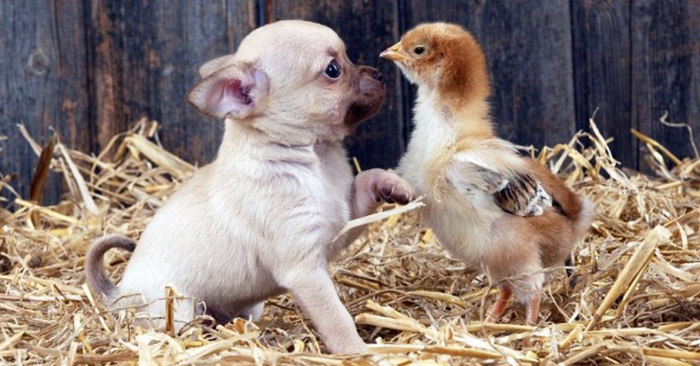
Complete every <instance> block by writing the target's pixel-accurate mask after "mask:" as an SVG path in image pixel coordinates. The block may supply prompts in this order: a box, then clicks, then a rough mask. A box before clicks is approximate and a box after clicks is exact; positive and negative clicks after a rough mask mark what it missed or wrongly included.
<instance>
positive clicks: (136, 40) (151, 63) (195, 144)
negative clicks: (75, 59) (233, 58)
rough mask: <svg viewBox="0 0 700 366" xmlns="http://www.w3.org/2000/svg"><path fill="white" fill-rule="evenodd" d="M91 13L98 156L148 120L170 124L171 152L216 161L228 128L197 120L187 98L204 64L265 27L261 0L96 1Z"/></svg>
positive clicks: (167, 135) (199, 160)
mask: <svg viewBox="0 0 700 366" xmlns="http://www.w3.org/2000/svg"><path fill="white" fill-rule="evenodd" d="M88 14H89V15H88V18H87V19H86V22H87V24H88V29H89V30H90V37H89V43H90V47H91V49H92V50H94V51H93V52H92V53H91V55H90V64H89V67H90V69H91V75H92V77H93V83H92V90H91V95H92V97H93V99H94V102H95V103H94V105H92V109H91V121H94V126H96V127H97V128H96V130H94V131H93V133H94V134H95V135H96V136H97V143H96V144H94V145H93V149H95V150H97V149H99V148H100V147H102V146H104V145H105V144H106V143H107V142H108V141H109V139H110V138H111V137H112V136H113V135H114V134H116V133H119V132H122V131H124V130H125V129H126V128H128V127H129V126H130V125H131V124H132V123H134V122H135V121H136V120H138V119H139V118H141V117H143V116H147V117H149V118H152V119H155V120H157V121H159V122H161V123H162V125H163V127H164V133H163V134H162V135H161V137H162V142H163V144H164V146H165V147H166V148H168V149H171V150H172V151H174V152H175V153H176V154H178V155H179V156H182V157H183V158H184V159H186V160H189V161H193V162H196V163H198V164H200V165H202V164H204V163H207V162H209V161H210V160H211V158H212V157H213V156H214V154H215V152H216V149H217V148H218V144H219V136H220V135H221V133H220V132H221V130H222V124H221V123H219V122H217V121H214V120H207V119H206V118H205V117H203V116H201V115H200V114H199V113H197V112H196V111H195V110H194V109H193V108H192V107H190V106H189V105H188V104H187V102H186V101H185V96H186V94H187V92H188V91H189V90H190V89H191V88H192V87H193V86H194V85H195V83H196V81H197V79H198V75H197V68H198V67H199V66H200V65H201V64H202V63H204V62H205V61H207V60H209V59H211V58H214V57H217V56H220V55H224V54H228V53H232V52H234V50H235V47H236V46H237V45H238V43H239V42H240V40H241V39H242V38H243V37H244V36H245V35H246V34H248V33H249V32H250V31H251V30H253V29H254V28H255V27H256V26H257V22H256V20H255V1H254V0H220V1H177V2H176V4H174V3H173V2H165V1H153V2H151V1H148V2H146V1H135V2H120V1H104V0H96V1H93V2H91V4H90V6H89V13H88Z"/></svg>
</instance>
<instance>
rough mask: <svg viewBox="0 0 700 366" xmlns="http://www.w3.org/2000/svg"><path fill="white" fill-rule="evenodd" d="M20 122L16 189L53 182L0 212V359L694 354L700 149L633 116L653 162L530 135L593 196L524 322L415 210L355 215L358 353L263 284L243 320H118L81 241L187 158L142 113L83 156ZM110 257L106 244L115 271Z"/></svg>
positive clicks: (570, 360) (463, 360) (596, 360)
mask: <svg viewBox="0 0 700 366" xmlns="http://www.w3.org/2000/svg"><path fill="white" fill-rule="evenodd" d="M23 132H24V134H25V137H26V138H27V141H28V143H30V144H32V146H33V148H34V149H35V151H36V152H37V154H38V155H41V157H40V162H39V166H38V167H37V169H36V174H35V177H34V180H33V182H32V196H33V197H32V198H34V199H35V200H36V199H37V198H40V191H41V187H42V186H43V181H44V180H45V177H46V175H47V172H48V170H49V169H53V170H56V171H59V172H61V173H62V176H63V177H65V181H66V185H67V187H68V190H69V194H67V195H66V197H65V200H63V201H62V202H61V203H60V204H58V205H56V206H51V207H42V206H38V205H36V204H34V203H32V201H31V200H29V199H27V200H22V199H16V200H15V206H14V207H15V210H14V212H10V211H6V210H2V211H0V226H1V227H2V231H1V232H0V289H1V291H0V364H2V363H7V364H51V365H55V364H65V365H71V364H96V363H99V364H136V363H138V364H143V365H151V364H154V365H155V364H158V365H166V364H180V365H190V364H200V365H209V364H240V365H248V364H250V365H252V364H256V365H271V364H303V365H306V364H330V365H374V364H380V365H407V364H412V363H416V364H426V365H456V364H484V363H486V364H513V365H514V364H542V365H554V364H563V365H572V364H639V365H641V364H660V365H687V364H700V322H699V319H700V301H699V300H698V298H699V296H700V234H698V233H699V232H700V211H699V209H698V206H699V204H700V159H698V158H697V157H696V158H695V159H684V160H681V159H679V158H677V157H675V156H673V155H672V154H671V153H669V152H668V151H666V149H664V148H663V146H661V145H659V144H658V143H656V142H655V141H653V140H651V139H649V138H648V137H646V136H644V135H642V134H641V133H639V132H637V131H633V133H634V134H635V136H637V137H638V138H639V139H640V140H641V141H642V143H643V144H645V145H646V148H647V152H648V153H649V154H648V156H649V163H650V164H651V165H650V166H651V167H652V170H653V171H654V172H655V173H654V176H655V177H654V178H652V177H651V176H647V175H642V174H639V173H636V172H631V171H623V170H621V169H620V168H619V165H618V164H617V162H616V161H615V160H614V157H613V156H611V154H610V152H609V150H608V147H607V146H608V143H609V142H610V141H608V140H606V139H605V138H604V137H603V136H601V134H600V133H599V132H598V130H597V128H596V127H595V124H594V123H593V121H591V132H590V133H578V134H576V135H575V136H574V137H573V138H572V140H571V141H570V142H569V143H568V144H562V145H557V146H555V147H553V148H548V147H545V148H543V149H540V150H535V149H530V150H529V151H530V153H531V154H532V156H533V157H535V158H536V159H538V160H539V161H540V162H541V163H543V164H547V165H548V166H549V167H550V168H551V169H552V170H553V171H554V172H556V173H557V174H560V175H561V176H562V177H563V178H564V179H566V182H567V184H568V185H569V186H571V187H573V188H574V189H575V190H576V191H577V192H580V193H581V194H583V195H586V196H588V197H590V198H591V199H592V200H593V201H594V203H595V205H596V211H597V214H596V218H595V220H594V223H593V226H592V228H591V230H590V233H589V235H588V237H587V238H586V239H585V241H584V242H582V243H579V245H578V247H577V248H576V251H575V253H574V262H575V270H576V275H577V276H578V283H577V285H576V287H575V288H574V289H573V290H572V289H570V288H569V287H568V286H567V285H566V281H565V278H564V277H565V274H564V270H563V268H557V269H554V270H553V271H552V272H553V273H552V275H553V278H552V280H550V281H549V283H548V285H547V287H546V289H545V292H544V298H543V303H542V310H541V322H540V326H538V327H529V326H524V325H523V324H524V314H523V309H522V307H521V306H519V305H516V304H511V305H510V306H509V308H508V311H507V313H506V319H505V320H504V321H503V322H502V323H500V324H484V323H483V322H482V321H481V319H483V318H484V309H487V308H488V306H489V305H490V304H491V303H492V302H493V301H494V299H495V294H496V290H495V289H494V286H493V285H494V284H489V283H487V282H486V279H485V278H484V276H482V275H480V274H479V273H477V272H475V271H474V270H472V269H469V268H466V267H465V266H464V264H463V263H461V262H459V261H457V260H453V259H450V258H449V257H448V255H447V254H446V253H445V252H444V251H443V250H442V249H441V248H440V246H439V245H438V243H436V239H435V236H434V235H433V234H432V232H431V231H430V230H428V229H426V228H425V227H422V226H421V225H420V220H419V212H418V210H413V211H410V212H406V213H403V214H399V215H393V216H390V217H389V218H388V219H385V220H382V221H378V222H374V223H372V224H370V226H369V230H368V231H367V232H366V234H365V235H364V236H363V237H361V238H360V239H358V240H357V242H356V243H354V244H353V245H352V246H351V247H349V248H348V249H347V250H346V251H345V252H344V253H343V254H341V255H340V256H339V258H337V261H336V262H335V263H334V264H333V265H332V268H331V270H332V273H333V274H334V278H335V280H336V283H337V286H338V290H339V293H340V296H341V298H342V300H343V302H344V303H345V304H346V306H347V307H348V309H349V310H350V312H351V313H352V314H353V316H354V317H355V319H356V322H357V326H358V329H359V331H360V334H361V336H362V337H363V338H364V339H365V340H366V341H367V342H368V343H369V344H370V346H369V353H370V354H369V355H365V356H361V357H348V356H337V355H325V354H322V353H321V352H322V351H323V350H324V349H323V346H322V345H320V344H319V341H318V340H317V337H316V336H315V335H314V333H313V330H312V329H313V328H312V326H311V324H310V323H309V322H308V319H306V318H305V317H304V316H303V315H302V314H301V313H300V312H299V311H298V310H297V309H296V307H295V305H294V303H293V301H292V300H291V299H290V298H289V297H288V296H281V297H277V298H273V299H270V300H269V301H268V302H267V305H266V310H265V314H264V316H263V318H262V319H261V320H260V321H259V322H257V323H249V322H246V321H244V320H237V321H235V322H234V323H232V324H228V325H225V326H216V327H215V328H212V327H211V326H208V325H207V324H208V323H207V322H206V319H198V320H197V322H196V323H195V324H193V325H192V326H191V327H189V328H188V329H187V330H186V331H185V332H184V333H183V334H180V335H174V334H171V333H170V334H169V333H167V332H166V333H158V332H153V331H149V330H144V329H140V328H138V327H134V326H132V325H130V324H131V320H132V318H131V317H130V315H129V310H128V309H127V310H125V311H123V312H122V314H119V315H117V316H115V315H113V314H112V313H110V312H106V311H105V310H104V308H103V307H101V306H100V305H99V304H96V303H95V301H94V299H93V297H92V295H91V294H90V293H89V291H88V289H87V287H86V286H85V285H83V283H84V276H83V272H82V271H83V263H84V254H85V252H86V250H87V247H88V244H89V243H90V241H91V240H92V239H93V238H95V237H96V236H99V235H102V234H104V233H123V234H126V235H128V236H130V237H132V238H138V236H139V235H140V233H141V231H142V230H143V228H144V226H145V225H146V223H147V222H148V220H149V218H150V217H151V216H152V215H153V213H154V211H155V210H156V209H157V208H158V207H159V206H161V205H162V204H163V202H164V201H166V200H167V199H168V196H169V195H170V194H171V193H172V192H173V191H174V190H176V189H177V188H178V186H180V184H181V183H182V181H183V180H185V179H187V177H188V176H190V175H191V174H192V173H193V172H194V171H195V170H196V167H194V166H192V165H190V164H188V163H187V162H184V161H182V160H180V159H178V158H177V157H175V156H174V155H172V154H170V153H169V152H167V151H166V150H164V149H163V148H162V147H160V144H159V142H158V138H157V136H158V135H157V124H156V123H154V122H148V121H145V120H144V121H140V122H139V123H138V124H137V125H136V127H134V129H132V130H131V131H128V132H126V133H124V134H122V135H119V136H115V138H114V140H113V141H112V143H111V144H110V145H109V146H108V147H107V148H106V149H105V151H104V152H102V153H101V154H100V155H98V156H91V155H87V154H85V153H83V152H79V151H73V150H69V149H68V148H66V147H65V146H64V145H62V144H61V143H60V141H58V140H54V141H53V142H52V143H50V144H49V145H50V146H48V147H47V148H44V149H43V150H44V153H43V154H42V146H39V145H38V144H37V143H36V142H34V141H33V140H32V138H31V136H29V135H28V134H27V133H26V131H23ZM4 173H9V172H4ZM5 180H6V179H5V178H4V180H3V182H4V181H5ZM5 188H6V189H7V190H8V191H6V192H10V193H9V196H12V195H13V193H12V192H11V188H9V186H6V187H5ZM5 205H7V203H6V204H5ZM384 209H391V207H390V206H387V207H384ZM127 261H128V253H125V252H122V251H118V250H112V251H110V252H109V253H108V254H107V256H106V268H107V270H108V272H109V273H110V274H111V275H112V277H113V279H114V280H117V279H118V278H119V277H120V275H121V273H122V271H123V269H124V267H125V265H126V262H127ZM163 294H164V297H166V299H167V300H168V302H175V301H176V300H177V296H178V295H177V293H176V292H175V291H169V292H168V294H167V295H166V291H165V289H164V292H163ZM526 339H529V340H530V342H529V343H530V344H528V342H524V341H523V340H526Z"/></svg>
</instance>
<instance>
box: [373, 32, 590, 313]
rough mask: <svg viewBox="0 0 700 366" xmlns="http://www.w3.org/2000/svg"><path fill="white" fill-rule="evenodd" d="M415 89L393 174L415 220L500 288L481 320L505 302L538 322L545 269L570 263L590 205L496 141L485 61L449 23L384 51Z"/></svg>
mask: <svg viewBox="0 0 700 366" xmlns="http://www.w3.org/2000/svg"><path fill="white" fill-rule="evenodd" d="M381 57H383V58H386V59H389V60H392V61H394V62H395V63H396V65H397V66H398V67H399V68H400V69H401V71H403V73H404V75H405V76H406V77H407V78H408V79H409V80H410V81H411V82H412V83H414V84H417V85H418V97H417V100H416V104H415V108H414V122H415V129H414V131H413V133H412V136H411V140H410V142H409V145H408V151H407V152H406V154H405V155H404V157H403V158H402V159H401V162H400V164H399V168H398V172H399V173H400V174H401V175H402V176H403V177H404V179H406V180H407V181H408V182H409V183H411V184H412V185H413V186H414V187H415V189H416V190H417V191H418V193H419V194H421V195H425V197H426V207H425V209H424V211H423V218H424V220H426V223H427V224H428V225H429V226H430V227H432V229H433V230H434V232H435V234H436V235H437V237H438V239H439V241H440V242H441V243H442V245H443V246H445V247H446V248H447V249H448V250H449V251H450V253H451V254H452V255H454V256H455V257H457V258H459V259H461V260H464V261H466V262H467V263H468V264H470V265H471V266H474V267H476V268H481V269H482V270H483V271H484V272H485V273H486V275H487V276H488V277H489V279H490V281H491V282H492V283H497V284H498V286H499V288H500V297H499V299H498V300H497V301H496V303H495V305H494V307H493V308H492V309H491V311H490V312H489V316H488V319H487V321H490V322H493V321H497V320H498V319H499V318H500V317H501V315H502V314H503V311H504V309H505V306H506V305H507V303H508V300H509V298H510V297H511V295H515V296H516V298H517V299H518V300H519V301H520V302H521V303H523V304H525V306H526V309H527V310H526V313H527V322H528V323H530V324H536V323H537V321H538V316H539V304H540V296H541V292H542V286H543V284H544V281H545V269H546V268H548V267H552V266H561V265H563V264H564V263H565V262H567V261H568V259H569V258H570V255H571V251H572V250H573V247H574V245H575V244H576V242H577V241H579V240H581V239H582V238H583V236H584V235H585V233H586V231H587V230H588V227H589V226H590V223H591V219H592V216H593V205H592V203H591V202H590V201H589V200H588V199H585V198H581V197H578V196H577V195H576V194H574V193H573V192H572V191H571V190H569V189H568V188H567V187H566V186H565V185H564V183H563V182H562V181H560V180H559V179H558V178H557V177H556V176H554V175H553V174H552V173H551V172H550V171H549V170H547V169H546V168H544V167H543V166H542V165H540V164H538V163H537V162H535V161H533V160H532V159H530V158H525V157H522V156H521V155H520V154H518V152H517V151H516V149H515V148H514V146H513V145H512V144H511V143H510V142H507V141H504V140H501V139H499V138H497V137H496V135H495V133H494V128H493V123H492V122H491V119H490V117H489V107H488V103H487V97H488V96H489V93H490V87H489V77H488V70H487V66H486V58H485V56H484V53H483V51H482V50H481V47H480V46H479V44H478V43H477V42H476V40H475V39H474V37H472V35H471V34H469V33H468V32H467V31H465V30H464V29H462V28H461V27H459V26H457V25H453V24H445V23H430V24H423V25H419V26H417V27H416V28H414V29H412V30H411V31H409V32H408V33H406V34H405V35H404V37H403V38H402V39H401V42H399V43H397V44H395V45H394V46H392V47H390V48H388V49H387V50H385V51H384V52H382V54H381Z"/></svg>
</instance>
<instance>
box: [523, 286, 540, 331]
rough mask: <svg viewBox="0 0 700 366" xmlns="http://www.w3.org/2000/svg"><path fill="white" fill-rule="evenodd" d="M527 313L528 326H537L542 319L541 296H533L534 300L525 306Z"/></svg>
mask: <svg viewBox="0 0 700 366" xmlns="http://www.w3.org/2000/svg"><path fill="white" fill-rule="evenodd" d="M525 309H526V312H527V317H526V321H527V325H537V322H538V321H539V317H540V294H539V293H537V294H533V295H532V298H531V299H530V300H529V301H528V302H527V303H526V304H525Z"/></svg>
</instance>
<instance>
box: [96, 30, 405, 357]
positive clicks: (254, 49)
mask: <svg viewBox="0 0 700 366" xmlns="http://www.w3.org/2000/svg"><path fill="white" fill-rule="evenodd" d="M200 75H201V76H202V78H203V80H202V81H201V82H200V83H199V84H198V85H197V86H196V87H195V88H194V89H193V90H192V91H191V92H190V94H189V95H188V100H189V101H190V103H192V104H193V105H194V106H195V108H197V110H199V111H200V112H202V113H204V114H207V115H210V116H213V117H217V118H224V119H225V121H226V122H225V123H226V130H225V133H224V136H223V141H222V143H221V147H220V148H219V153H218V156H217V158H216V159H215V160H214V162H212V163H211V164H210V165H208V166H205V167H203V168H201V169H199V170H198V171H197V173H196V174H195V175H194V176H193V177H192V178H191V179H190V180H189V181H188V182H187V183H185V184H184V185H183V186H182V188H181V189H180V190H179V191H178V192H177V193H175V194H174V195H173V196H172V197H171V198H170V199H169V200H168V202H167V203H166V204H165V205H164V206H163V207H162V208H160V209H159V210H158V212H157V213H156V215H155V216H154V217H153V219H152V220H151V222H150V223H149V225H148V226H147V227H146V230H145V231H144V232H143V235H142V236H141V239H140V241H139V243H138V245H136V244H135V243H134V242H132V241H131V240H129V239H127V238H124V237H121V236H106V237H103V238H101V239H98V240H96V241H95V242H94V243H93V244H92V246H91V248H90V250H89V252H88V255H87V258H86V263H85V269H86V276H87V282H88V284H89V286H90V288H91V289H92V290H93V292H95V293H96V294H99V295H100V296H101V298H102V299H103V301H104V303H105V304H106V305H108V306H110V307H119V306H127V305H133V304H134V303H137V304H144V301H145V304H147V305H146V306H145V309H146V311H147V313H148V315H149V316H150V317H153V318H159V319H160V320H157V321H155V326H156V327H163V326H164V324H165V323H164V322H163V320H162V319H163V317H164V314H165V301H164V300H163V298H164V294H165V292H164V291H165V286H166V285H173V286H174V287H175V288H176V289H177V290H178V292H180V293H182V294H184V295H187V296H191V297H194V298H196V299H197V301H202V302H203V303H204V304H205V305H206V311H207V313H208V314H210V315H211V316H212V317H213V318H214V319H216V320H217V322H220V323H225V322H228V321H230V320H231V319H232V318H233V317H252V318H254V319H257V318H259V317H260V315H261V313H262V310H263V301H264V300H265V299H266V298H268V297H270V296H276V295H279V294H282V293H284V292H287V291H288V292H290V293H291V294H292V296H293V297H294V300H295V301H296V303H297V304H298V305H299V306H300V308H301V309H302V311H304V313H305V314H306V315H307V316H308V317H309V318H311V320H312V322H313V323H314V325H315V327H316V330H317V331H318V333H319V334H320V336H321V339H322V340H323V342H324V343H325V344H326V346H327V348H328V350H329V351H331V352H342V353H361V352H364V351H365V349H366V347H365V344H364V342H363V341H362V339H361V338H360V336H359V335H358V333H357V330H356V328H355V324H354V322H353V319H352V317H351V316H350V314H349V313H348V311H347V309H346V308H345V307H344V306H343V304H342V303H341V301H340V298H339V297H338V294H337V292H336V289H335V287H334V285H333V281H332V280H331V277H330V275H329V272H328V263H329V261H330V260H331V259H332V258H333V257H334V256H335V255H336V254H337V253H338V252H339V251H340V250H341V249H343V248H345V247H346V246H347V245H348V244H349V243H350V242H351V241H352V239H354V238H355V237H356V236H357V235H358V234H359V231H358V230H357V229H356V230H355V231H351V232H349V233H348V234H346V235H345V236H344V237H341V238H340V239H339V240H336V241H335V242H331V240H332V238H333V237H334V236H335V234H336V233H338V231H339V230H340V229H341V228H342V227H343V226H344V225H345V224H346V223H347V222H348V221H349V220H350V219H353V218H357V217H361V216H365V215H367V214H370V213H372V211H374V210H375V209H376V208H377V206H378V205H379V204H380V202H382V201H385V202H398V203H401V204H405V203H407V202H409V201H410V200H412V199H413V198H414V193H413V189H412V188H411V186H410V185H408V183H406V182H405V181H404V180H402V179H401V178H399V177H398V176H397V175H395V174H393V173H390V172H387V171H384V170H380V169H373V170H369V171H365V172H362V173H360V174H358V175H357V177H355V178H354V180H353V174H352V170H351V167H350V164H349V162H348V158H347V155H346V152H345V150H344V148H343V145H342V140H343V138H344V137H345V136H347V135H348V134H350V133H352V132H353V131H354V129H355V127H356V126H357V125H358V124H359V123H360V122H361V121H363V120H365V119H367V118H369V117H371V116H373V115H374V114H376V113H377V111H378V110H379V108H380V106H381V104H382V101H383V99H384V94H385V89H384V84H383V83H382V81H381V74H379V72H378V71H377V70H375V69H373V68H370V67H367V66H356V65H354V64H352V62H350V60H348V57H347V55H346V54H345V46H344V44H343V42H342V41H341V39H340V38H339V37H338V35H337V34H336V33H335V32H333V31H332V30H331V29H329V28H327V27H325V26H322V25H319V24H315V23H310V22H304V21H280V22H276V23H273V24H270V25H266V26H264V27H261V28H259V29H256V30H255V31H253V32H252V33H250V34H249V35H248V36H247V37H246V38H245V39H244V40H243V42H242V43H241V45H240V47H239V48H238V51H237V52H236V54H234V55H230V56H224V57H220V58H217V59H214V60H211V61H209V62H207V63H206V64H204V65H203V66H202V67H201V68H200ZM115 247H119V248H123V249H126V250H133V251H134V253H133V255H132V256H131V259H130V261H129V263H128V265H127V267H126V271H125V273H124V276H123V279H122V281H121V283H120V284H119V286H118V287H117V286H115V285H114V284H113V283H112V282H111V281H110V280H109V278H108V277H107V275H106V274H105V272H104V269H103V259H102V258H103V256H104V253H105V252H106V251H107V250H109V249H110V248H115ZM129 294H140V295H141V296H140V300H138V301H135V300H134V297H133V296H132V297H128V295H129ZM177 304H178V306H177V308H176V311H175V317H174V319H175V323H176V324H175V325H176V330H179V329H181V328H182V326H183V325H185V324H186V323H188V322H191V321H192V320H193V318H194V316H195V315H196V313H197V311H196V310H195V306H194V303H193V302H191V301H190V302H189V303H188V302H182V301H179V302H177Z"/></svg>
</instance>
